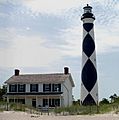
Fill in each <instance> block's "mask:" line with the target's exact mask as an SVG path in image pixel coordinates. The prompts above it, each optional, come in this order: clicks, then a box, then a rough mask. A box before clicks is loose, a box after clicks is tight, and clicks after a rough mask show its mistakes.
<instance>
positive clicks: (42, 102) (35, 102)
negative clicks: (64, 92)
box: [7, 95, 64, 108]
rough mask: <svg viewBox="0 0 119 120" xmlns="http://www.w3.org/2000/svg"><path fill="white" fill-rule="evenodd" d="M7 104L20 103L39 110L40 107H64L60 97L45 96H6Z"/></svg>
mask: <svg viewBox="0 0 119 120" xmlns="http://www.w3.org/2000/svg"><path fill="white" fill-rule="evenodd" d="M7 102H8V103H9V102H14V103H22V104H26V105H29V106H33V107H37V108H41V107H56V106H57V107H62V106H64V100H63V97H62V96H61V95H53V96H51V95H47V96H35V95H34V96H27V95H22V96H17V95H14V96H11V95H9V96H7Z"/></svg>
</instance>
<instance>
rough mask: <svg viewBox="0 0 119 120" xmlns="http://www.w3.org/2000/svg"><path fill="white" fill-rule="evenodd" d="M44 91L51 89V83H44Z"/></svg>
mask: <svg viewBox="0 0 119 120" xmlns="http://www.w3.org/2000/svg"><path fill="white" fill-rule="evenodd" d="M43 91H44V92H49V91H51V84H43Z"/></svg>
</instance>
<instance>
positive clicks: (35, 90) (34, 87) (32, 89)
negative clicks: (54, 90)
mask: <svg viewBox="0 0 119 120" xmlns="http://www.w3.org/2000/svg"><path fill="white" fill-rule="evenodd" d="M30 91H31V92H38V84H30Z"/></svg>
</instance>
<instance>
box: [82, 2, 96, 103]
mask: <svg viewBox="0 0 119 120" xmlns="http://www.w3.org/2000/svg"><path fill="white" fill-rule="evenodd" d="M83 9H84V13H83V15H82V16H81V20H82V21H83V43H82V72H81V98H80V101H81V105H98V82H97V67H96V51H95V41H94V24H93V22H94V20H95V16H94V15H93V13H92V7H91V6H89V5H88V4H87V6H85V7H84V8H83Z"/></svg>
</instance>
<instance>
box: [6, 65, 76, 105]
mask: <svg viewBox="0 0 119 120" xmlns="http://www.w3.org/2000/svg"><path fill="white" fill-rule="evenodd" d="M5 83H6V84H7V93H6V96H7V101H8V102H21V103H23V104H27V105H31V106H34V107H39V106H42V107H45V106H49V107H55V106H59V107H61V106H70V105H72V88H73V87H74V82H73V79H72V76H71V74H70V73H69V69H68V67H65V68H64V73H53V74H22V75H21V74H19V70H18V69H16V70H15V74H14V75H13V76H12V77H10V78H9V79H8V80H7V81H6V82H5Z"/></svg>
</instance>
